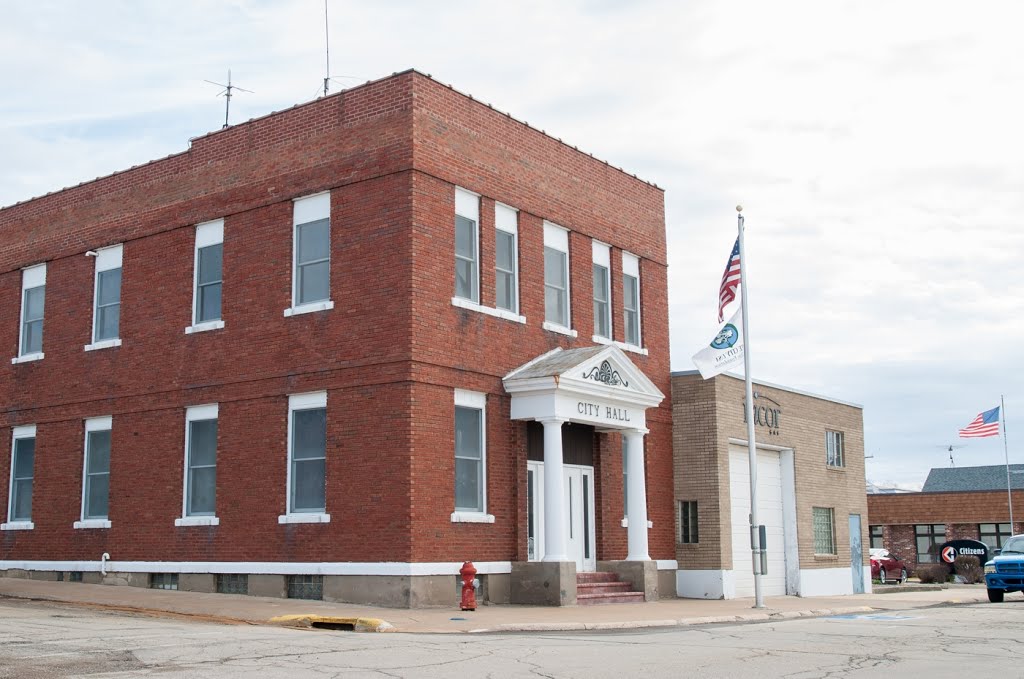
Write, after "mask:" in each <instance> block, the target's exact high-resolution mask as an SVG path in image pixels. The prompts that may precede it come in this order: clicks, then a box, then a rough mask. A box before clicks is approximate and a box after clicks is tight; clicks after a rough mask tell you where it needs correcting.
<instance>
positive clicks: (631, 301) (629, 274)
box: [622, 252, 643, 347]
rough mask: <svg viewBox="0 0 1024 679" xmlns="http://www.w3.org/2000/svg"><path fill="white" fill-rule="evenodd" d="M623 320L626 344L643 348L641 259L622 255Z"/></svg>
mask: <svg viewBox="0 0 1024 679" xmlns="http://www.w3.org/2000/svg"><path fill="white" fill-rule="evenodd" d="M622 320H623V325H624V326H625V333H626V338H625V339H626V344H628V345H630V346H634V347H640V346H643V345H642V344H641V338H640V258H639V257H637V256H636V255H631V254H629V253H628V252H623V253H622Z"/></svg>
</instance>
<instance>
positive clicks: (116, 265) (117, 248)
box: [85, 243, 124, 351]
mask: <svg viewBox="0 0 1024 679" xmlns="http://www.w3.org/2000/svg"><path fill="white" fill-rule="evenodd" d="M112 269H121V288H124V245H123V244H121V243H118V244H117V245H108V246H107V247H105V248H99V249H98V250H96V266H95V267H94V270H93V275H92V335H91V337H92V339H93V341H92V342H91V343H89V344H86V345H85V350H86V351H95V350H96V349H107V348H109V347H119V346H121V310H120V308H119V309H118V321H117V337H112V338H110V339H105V340H99V341H96V321H97V320H99V316H100V314H99V308H97V306H96V305H97V302H98V301H99V297H100V274H101V273H103V272H104V271H111V270H112ZM122 292H123V290H122V289H118V292H117V294H118V299H119V300H121V301H119V302H118V306H119V307H121V306H123V295H122V294H121V293H122Z"/></svg>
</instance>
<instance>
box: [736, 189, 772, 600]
mask: <svg viewBox="0 0 1024 679" xmlns="http://www.w3.org/2000/svg"><path fill="white" fill-rule="evenodd" d="M736 212H738V213H739V214H738V215H737V216H736V221H737V224H736V228H737V230H738V231H739V236H738V237H739V242H740V306H741V308H742V310H743V381H744V383H745V384H744V386H745V389H746V396H747V397H746V404H745V407H746V420H747V453H748V456H749V458H750V561H751V568H752V569H753V571H754V608H764V607H765V606H764V593H763V592H762V591H761V559H760V558H759V553H760V550H761V549H763V547H764V545H761V544H759V541H760V536H759V535H758V523H757V445H756V443H755V442H754V386H753V383H752V382H751V380H750V322H749V320H748V319H747V288H748V287H749V282H750V277H749V276H748V275H747V272H746V271H745V269H746V265H747V255H746V252H745V250H744V247H743V206H742V205H737V206H736Z"/></svg>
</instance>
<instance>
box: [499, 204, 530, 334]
mask: <svg viewBox="0 0 1024 679" xmlns="http://www.w3.org/2000/svg"><path fill="white" fill-rule="evenodd" d="M494 229H495V231H502V232H504V233H508V234H512V271H513V275H514V276H515V283H516V285H515V290H513V291H512V297H513V299H514V300H515V305H516V308H515V311H509V310H508V309H498V302H497V283H495V302H494V306H495V309H497V310H498V311H500V312H504V313H509V314H513V315H516V316H519V312H520V311H522V310H523V307H522V306H521V303H520V300H519V210H517V209H516V208H514V207H512V206H511V205H505V204H504V203H498V202H495V203H494ZM495 255H497V245H495ZM495 273H497V263H495ZM519 318H522V319H523V321H522V322H523V323H525V322H526V319H525V318H524V317H523V316H519Z"/></svg>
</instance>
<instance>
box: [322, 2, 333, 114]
mask: <svg viewBox="0 0 1024 679" xmlns="http://www.w3.org/2000/svg"><path fill="white" fill-rule="evenodd" d="M324 47H325V49H326V52H327V75H326V76H324V96H325V97H326V96H327V84H328V83H329V82H331V30H330V24H328V23H327V0H324Z"/></svg>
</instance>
